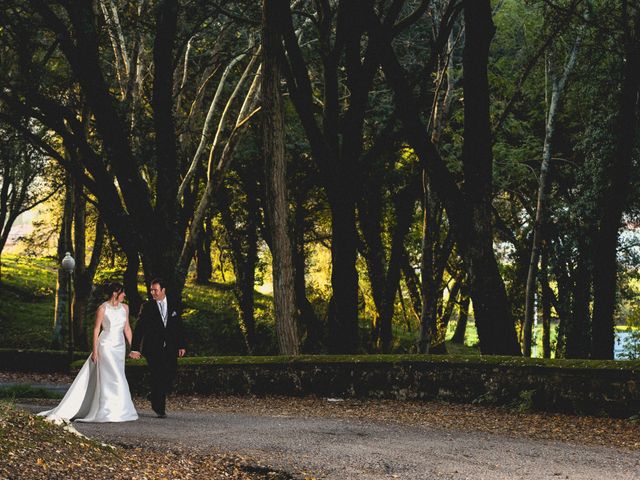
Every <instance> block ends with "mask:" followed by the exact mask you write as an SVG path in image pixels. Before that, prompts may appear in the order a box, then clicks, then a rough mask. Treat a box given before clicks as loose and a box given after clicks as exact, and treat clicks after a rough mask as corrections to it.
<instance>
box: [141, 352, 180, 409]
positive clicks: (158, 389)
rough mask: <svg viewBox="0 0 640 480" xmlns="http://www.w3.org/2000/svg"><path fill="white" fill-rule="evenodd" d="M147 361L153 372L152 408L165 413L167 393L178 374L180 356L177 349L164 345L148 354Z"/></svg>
mask: <svg viewBox="0 0 640 480" xmlns="http://www.w3.org/2000/svg"><path fill="white" fill-rule="evenodd" d="M172 350H173V349H172ZM147 363H148V365H149V372H150V373H151V395H149V400H151V408H152V409H153V411H154V412H156V413H158V414H164V413H165V408H166V401H167V394H168V393H169V390H170V389H171V384H172V383H173V379H174V378H175V376H176V370H177V367H178V357H177V355H176V352H175V351H168V350H167V348H166V347H164V348H162V349H161V350H159V351H157V352H155V353H154V354H153V355H151V356H148V357H147Z"/></svg>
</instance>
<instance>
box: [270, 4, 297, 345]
mask: <svg viewBox="0 0 640 480" xmlns="http://www.w3.org/2000/svg"><path fill="white" fill-rule="evenodd" d="M275 3H281V4H282V5H277V6H276V5H275ZM287 3H288V2H287ZM284 6H285V0H264V1H263V4H262V81H261V104H262V154H263V157H264V164H265V172H266V175H265V176H266V188H267V196H266V213H267V215H266V216H267V220H268V222H269V228H270V231H271V251H272V256H273V262H272V267H273V268H272V272H273V300H274V305H275V316H276V318H275V320H276V333H277V336H278V345H279V351H280V353H281V354H282V355H297V354H299V353H300V340H299V337H298V329H297V325H296V322H297V318H296V308H295V307H296V302H295V290H294V278H293V275H294V267H293V250H292V242H291V239H290V237H289V232H290V229H289V204H288V200H287V175H286V159H285V149H284V114H283V106H282V97H281V94H280V58H279V53H280V51H279V49H278V45H279V43H280V38H281V34H280V32H281V30H282V27H281V25H280V23H279V21H278V20H279V19H282V17H280V16H279V15H278V13H279V11H281V10H282V9H283V7H284Z"/></svg>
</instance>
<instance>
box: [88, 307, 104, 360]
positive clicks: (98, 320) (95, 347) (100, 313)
mask: <svg viewBox="0 0 640 480" xmlns="http://www.w3.org/2000/svg"><path fill="white" fill-rule="evenodd" d="M104 310H105V306H104V305H100V307H99V308H98V311H97V312H96V323H95V325H94V326H93V350H92V352H91V360H93V361H94V362H97V361H98V335H100V329H101V328H102V319H103V318H104Z"/></svg>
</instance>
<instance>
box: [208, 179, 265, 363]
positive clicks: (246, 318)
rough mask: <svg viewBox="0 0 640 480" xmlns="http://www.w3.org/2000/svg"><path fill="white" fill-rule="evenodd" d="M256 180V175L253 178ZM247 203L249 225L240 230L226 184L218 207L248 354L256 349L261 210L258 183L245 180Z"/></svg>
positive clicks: (247, 222) (221, 191) (247, 223)
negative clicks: (229, 252)
mask: <svg viewBox="0 0 640 480" xmlns="http://www.w3.org/2000/svg"><path fill="white" fill-rule="evenodd" d="M252 180H255V178H252ZM244 188H245V191H246V192H247V204H246V205H243V210H244V211H245V212H246V215H247V217H246V220H245V223H246V227H245V228H244V229H243V230H242V231H238V229H237V222H236V220H235V219H234V217H233V214H232V211H231V207H230V204H229V202H230V198H229V197H230V193H229V191H228V190H227V188H226V187H225V186H224V185H223V186H221V187H220V195H219V196H218V199H217V200H218V202H217V206H218V210H219V212H220V217H221V219H222V224H223V225H224V228H225V231H226V234H227V238H228V241H229V246H230V251H231V259H232V263H233V270H234V274H235V277H236V279H235V284H234V289H233V292H234V294H235V297H236V300H237V302H238V308H239V310H240V329H241V330H242V332H243V334H244V339H245V344H246V347H247V353H249V354H253V353H254V352H255V351H256V347H257V343H256V325H255V317H254V287H255V275H256V274H255V271H256V263H257V261H258V245H257V242H258V236H257V228H258V222H259V212H258V205H257V186H256V185H255V182H252V183H249V182H246V181H245V186H244Z"/></svg>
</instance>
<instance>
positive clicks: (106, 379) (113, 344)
mask: <svg viewBox="0 0 640 480" xmlns="http://www.w3.org/2000/svg"><path fill="white" fill-rule="evenodd" d="M104 305H105V313H104V317H103V320H102V332H100V335H99V336H98V362H97V363H94V362H93V360H91V356H89V358H88V359H87V360H86V362H85V363H84V365H83V366H82V368H81V369H80V371H79V372H78V375H77V376H76V378H75V380H74V381H73V383H72V384H71V387H69V390H68V391H67V393H66V394H65V396H64V398H63V399H62V400H61V401H60V403H59V404H58V406H57V407H56V408H54V409H52V410H47V411H45V412H40V413H39V414H38V415H41V416H44V417H46V418H47V419H48V420H51V421H54V422H57V423H61V422H64V421H73V420H77V421H79V422H127V421H130V420H137V418H138V414H137V412H136V409H135V407H134V406H133V402H132V400H131V393H130V392H129V384H128V383H127V378H126V377H125V374H124V360H125V355H126V343H125V338H124V326H125V324H126V320H127V319H126V310H125V309H124V307H123V306H122V305H118V306H117V307H113V306H111V305H110V304H109V303H105V304H104Z"/></svg>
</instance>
